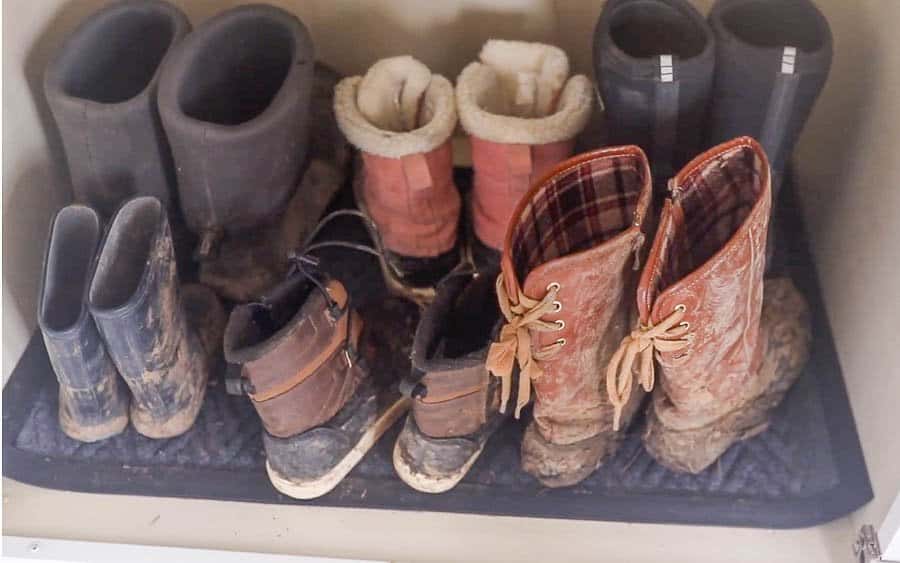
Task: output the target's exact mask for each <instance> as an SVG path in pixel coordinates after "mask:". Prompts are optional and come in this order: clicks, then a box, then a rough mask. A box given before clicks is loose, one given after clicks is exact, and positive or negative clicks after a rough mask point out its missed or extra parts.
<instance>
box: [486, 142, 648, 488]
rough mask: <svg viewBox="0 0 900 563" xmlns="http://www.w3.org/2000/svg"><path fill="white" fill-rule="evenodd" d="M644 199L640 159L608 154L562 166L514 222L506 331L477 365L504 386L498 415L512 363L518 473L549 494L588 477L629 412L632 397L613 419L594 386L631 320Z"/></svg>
mask: <svg viewBox="0 0 900 563" xmlns="http://www.w3.org/2000/svg"><path fill="white" fill-rule="evenodd" d="M651 192H652V188H651V177H650V168H649V164H648V162H647V158H646V157H645V156H644V153H643V152H642V151H641V150H640V149H639V148H638V147H636V146H627V147H614V148H609V149H602V150H598V151H594V152H589V153H585V154H582V155H579V156H576V157H574V158H572V159H569V160H567V161H565V162H563V163H561V164H560V165H559V166H558V167H557V168H556V169H555V170H554V171H553V172H552V173H551V174H550V175H548V176H546V177H545V178H544V179H543V180H541V181H540V182H538V183H537V184H535V185H534V187H532V189H531V190H530V191H529V192H528V193H527V194H526V195H525V197H524V198H523V199H522V200H521V201H520V202H519V205H518V206H517V208H516V210H515V211H514V213H513V215H512V219H511V221H510V225H509V229H508V230H507V233H506V239H505V241H504V245H503V257H502V259H501V268H502V273H501V277H500V280H499V281H498V286H497V293H498V300H499V304H500V309H501V311H502V313H503V316H504V318H505V321H506V323H505V325H504V326H503V328H502V329H501V331H500V338H499V340H498V341H497V342H496V343H494V344H493V345H492V346H491V349H490V351H489V354H488V360H487V366H488V369H489V370H490V371H491V373H492V374H494V375H495V376H497V377H499V378H500V379H501V381H502V386H501V403H500V404H501V408H500V410H501V411H503V410H505V408H506V403H507V402H508V399H509V397H510V395H511V387H512V374H513V368H514V366H515V365H518V367H519V384H518V391H517V397H516V405H515V414H516V416H518V415H519V411H520V410H521V408H522V407H524V406H525V404H527V403H528V401H529V400H530V398H531V392H532V386H533V388H534V410H533V414H534V420H533V421H532V422H531V423H530V424H529V425H528V427H527V429H526V431H525V436H524V438H523V441H522V466H523V468H524V469H525V470H526V471H527V472H528V473H530V474H532V475H533V476H535V477H536V478H537V479H538V480H540V481H541V482H542V483H543V484H544V485H547V486H549V487H561V486H567V485H573V484H575V483H578V482H579V481H581V480H582V479H584V478H585V477H587V476H588V475H590V474H591V473H592V472H593V471H594V470H595V469H596V468H597V467H599V465H600V464H601V463H602V462H603V460H604V459H605V458H606V457H608V456H609V455H611V454H612V453H613V452H615V450H616V448H617V447H618V445H619V443H620V441H621V437H622V432H623V430H624V429H625V428H627V426H628V424H629V422H630V420H631V418H632V416H633V415H634V413H635V412H636V411H637V409H638V404H639V402H640V395H641V394H640V393H634V394H633V395H632V399H631V401H630V402H629V404H628V405H627V406H626V408H625V409H624V410H623V412H622V413H621V416H620V417H619V419H618V420H615V421H614V417H613V414H614V409H613V406H612V404H610V402H609V400H608V399H607V395H606V393H603V392H601V383H602V381H601V378H602V373H603V370H604V368H605V367H606V364H607V362H608V361H609V358H610V357H611V355H612V353H613V351H614V349H615V346H616V345H617V344H618V343H619V341H620V340H621V338H622V337H623V336H624V334H625V333H626V331H627V330H628V328H629V327H630V326H631V322H632V318H633V317H634V316H635V315H636V312H635V311H634V303H633V302H632V301H631V299H629V298H628V297H627V296H630V295H633V293H632V291H634V288H635V286H636V285H637V271H636V268H635V267H636V265H637V264H636V261H638V260H639V259H640V255H641V249H642V247H643V242H644V238H645V235H646V233H645V231H644V229H645V228H646V225H645V223H646V221H647V215H648V213H649V209H650V200H651V196H652V193H651ZM615 423H618V425H617V426H618V429H617V430H614V424H615Z"/></svg>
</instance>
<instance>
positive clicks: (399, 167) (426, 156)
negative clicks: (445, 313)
mask: <svg viewBox="0 0 900 563" xmlns="http://www.w3.org/2000/svg"><path fill="white" fill-rule="evenodd" d="M334 95H335V97H334V110H335V116H336V118H337V121H338V125H339V126H340V128H341V131H343V133H344V135H345V136H346V137H347V139H348V140H349V141H350V143H351V144H352V145H354V146H355V147H356V148H358V149H359V151H360V164H359V167H358V171H357V175H356V178H355V182H354V191H355V194H356V203H357V205H358V206H359V207H360V209H361V210H363V211H364V212H365V213H366V215H367V216H368V217H369V218H370V219H371V221H372V223H374V225H375V228H376V230H377V236H378V237H379V238H380V240H381V244H382V245H383V248H384V255H383V257H382V258H381V261H380V262H381V268H382V272H383V274H384V278H385V282H386V283H387V285H388V287H389V288H390V289H391V290H392V291H393V292H395V293H397V294H399V295H402V296H404V297H407V298H409V299H412V300H413V301H416V302H418V303H424V302H427V301H429V300H430V299H432V298H433V297H434V285H435V284H436V283H437V282H438V281H439V280H440V279H441V278H443V277H444V276H445V275H446V274H447V273H448V272H449V271H450V270H452V269H453V267H454V266H456V264H457V263H458V262H459V259H460V245H459V240H458V236H457V232H458V227H459V212H460V196H459V192H458V191H457V188H456V186H455V185H454V183H453V158H452V156H453V155H452V153H451V148H450V136H451V134H452V133H453V129H454V127H456V103H455V100H454V96H453V86H452V85H451V84H450V82H449V81H448V80H447V79H446V78H444V77H443V76H439V75H436V74H432V73H431V71H430V70H428V68H427V67H426V66H425V65H423V64H422V63H420V62H419V61H417V60H415V59H414V58H412V57H409V56H402V57H392V58H389V59H383V60H380V61H378V62H376V63H375V64H374V65H372V67H371V68H370V69H369V70H368V72H367V73H366V75H365V76H362V77H360V76H355V77H351V78H346V79H344V80H342V81H341V82H340V83H338V85H337V87H336V88H335V94H334Z"/></svg>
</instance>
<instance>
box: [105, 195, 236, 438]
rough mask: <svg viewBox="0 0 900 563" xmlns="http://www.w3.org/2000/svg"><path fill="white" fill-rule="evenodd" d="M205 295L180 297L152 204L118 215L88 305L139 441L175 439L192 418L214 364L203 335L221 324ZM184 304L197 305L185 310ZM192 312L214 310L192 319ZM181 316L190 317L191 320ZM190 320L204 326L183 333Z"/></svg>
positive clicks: (163, 228) (158, 209) (146, 200)
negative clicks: (122, 385)
mask: <svg viewBox="0 0 900 563" xmlns="http://www.w3.org/2000/svg"><path fill="white" fill-rule="evenodd" d="M210 293H211V292H210V291H209V290H204V289H202V288H198V287H195V288H192V289H191V290H190V291H181V288H180V287H179V284H178V272H177V270H176V267H175V255H174V251H173V247H172V236H171V232H170V228H169V221H168V218H167V216H166V211H165V207H164V206H163V205H162V203H161V202H160V201H159V200H158V199H156V198H152V197H138V198H135V199H132V200H131V201H129V202H127V203H126V204H125V205H123V206H122V207H121V208H120V209H119V211H118V212H116V214H115V216H114V218H113V221H112V224H111V225H110V227H109V230H108V231H107V233H106V237H105V239H104V241H103V245H102V248H101V250H100V254H99V257H98V259H97V265H96V269H95V271H94V275H93V280H92V281H91V288H90V293H89V303H90V308H91V313H92V314H93V316H94V319H95V320H96V322H97V326H98V328H99V329H100V333H101V334H102V335H103V339H104V341H105V342H106V349H107V351H108V352H109V355H110V356H111V357H112V360H113V362H114V363H115V365H116V367H117V368H118V370H119V373H120V374H121V375H122V377H123V378H124V379H125V382H126V383H127V384H128V387H129V388H130V389H131V392H132V395H133V396H134V400H133V401H132V404H131V421H132V423H133V424H134V427H135V429H136V430H137V431H138V432H140V433H141V434H143V435H144V436H147V437H150V438H170V437H173V436H177V435H179V434H182V433H183V432H185V431H187V430H188V428H190V427H191V425H192V424H193V423H194V419H195V418H196V417H197V413H198V412H199V410H200V406H201V404H202V403H203V396H204V394H205V392H206V380H207V376H208V374H209V372H210V366H211V365H212V359H211V358H210V355H211V352H212V350H211V349H209V346H211V345H212V344H211V343H214V342H215V341H216V338H215V337H209V336H204V335H201V332H203V333H206V332H209V333H212V334H218V335H221V333H222V332H221V331H222V327H221V325H219V326H216V324H215V323H222V322H224V312H222V311H221V310H218V311H216V310H215V309H217V308H220V307H221V306H220V305H219V303H218V300H217V299H215V297H214V296H210ZM198 294H199V295H200V297H198ZM186 297H190V298H191V299H192V300H193V301H195V303H193V304H191V305H189V306H187V305H185V304H184V302H183V299H184V298H186ZM198 303H199V305H198ZM203 303H205V304H206V305H205V306H204V305H203ZM198 307H203V308H205V309H212V310H211V311H209V312H208V313H206V314H198V312H197V309H198ZM186 310H191V311H193V314H192V315H191V317H192V318H191V319H188V318H187V317H188V315H187V314H186ZM195 319H200V320H201V322H203V323H204V324H203V326H200V327H196V328H195V327H192V326H189V324H188V322H189V321H194V320H195ZM210 319H212V321H210Z"/></svg>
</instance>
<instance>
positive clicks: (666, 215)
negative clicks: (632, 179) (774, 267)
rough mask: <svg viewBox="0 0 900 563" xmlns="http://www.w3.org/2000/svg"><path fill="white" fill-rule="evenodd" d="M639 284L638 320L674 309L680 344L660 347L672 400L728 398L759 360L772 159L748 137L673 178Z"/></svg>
mask: <svg viewBox="0 0 900 563" xmlns="http://www.w3.org/2000/svg"><path fill="white" fill-rule="evenodd" d="M670 186H671V188H670V189H671V193H672V196H671V198H670V199H668V200H667V201H666V202H665V205H664V207H663V211H662V216H661V219H660V224H659V229H658V231H657V235H656V239H655V241H654V243H653V247H652V249H651V251H650V256H649V258H648V261H647V264H646V266H645V267H644V272H643V274H642V276H641V280H640V285H639V287H638V291H637V299H638V310H639V312H640V319H641V325H642V326H643V327H653V326H659V325H661V324H663V323H664V322H665V321H666V319H667V318H670V316H671V315H673V313H675V312H676V311H678V310H680V311H681V312H682V316H681V318H680V320H679V325H680V326H682V327H684V328H685V329H686V332H688V333H689V334H688V335H687V337H686V346H684V347H681V348H679V349H678V350H672V351H667V350H660V351H658V353H657V355H656V357H657V359H658V361H659V364H660V365H661V366H662V377H661V379H662V381H661V382H662V385H663V388H664V390H665V391H666V393H667V395H668V396H669V398H670V399H671V400H672V402H673V403H675V404H676V405H684V406H685V408H687V407H688V406H689V405H690V406H691V407H693V408H697V407H698V405H701V404H702V403H704V402H705V401H704V400H702V399H701V400H698V397H701V398H702V397H707V398H708V400H710V401H712V400H717V399H716V398H718V399H722V400H727V399H728V397H730V396H733V395H734V394H736V393H738V392H739V390H740V388H741V387H742V386H743V385H744V384H745V382H746V378H747V377H752V375H753V374H754V373H755V371H756V368H757V367H758V365H759V362H760V360H761V357H760V347H759V346H758V340H759V320H760V312H761V308H762V295H763V284H762V278H763V271H764V268H765V247H766V233H767V229H768V222H769V213H770V209H771V181H770V177H769V164H768V160H767V159H766V155H765V153H764V151H763V150H762V147H761V146H760V145H759V143H757V142H756V141H754V140H753V139H751V138H749V137H742V138H738V139H735V140H733V141H731V142H729V143H725V144H722V145H719V146H717V147H714V148H712V149H710V150H709V151H707V152H706V153H704V154H702V155H700V156H698V157H697V158H696V159H695V160H693V161H692V162H691V163H689V164H688V165H687V166H686V167H685V168H684V169H683V170H682V171H681V172H679V174H678V175H677V176H675V178H674V179H673V180H672V181H671V184H670Z"/></svg>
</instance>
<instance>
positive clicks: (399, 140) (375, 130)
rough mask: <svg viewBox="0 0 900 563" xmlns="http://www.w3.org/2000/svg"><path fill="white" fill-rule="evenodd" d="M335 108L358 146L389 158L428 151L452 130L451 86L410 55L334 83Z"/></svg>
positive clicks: (389, 60) (451, 132) (454, 123)
mask: <svg viewBox="0 0 900 563" xmlns="http://www.w3.org/2000/svg"><path fill="white" fill-rule="evenodd" d="M334 111H335V115H336V117H337V122H338V125H339V126H340V128H341V131H342V132H343V133H344V135H345V136H346V137H347V140H349V141H350V142H351V143H352V144H353V145H354V146H356V148H358V149H359V150H361V151H363V152H367V153H371V154H375V155H378V156H383V157H387V158H401V157H403V156H407V155H410V154H415V153H423V152H428V151H431V150H433V149H435V148H437V147H438V146H440V145H441V144H442V143H444V142H445V141H446V140H447V139H449V138H450V135H452V134H453V129H454V128H455V127H456V104H455V103H454V99H453V85H452V84H450V81H449V80H447V79H446V78H444V77H443V76H440V75H437V74H432V73H431V71H430V70H428V67H426V66H425V65H424V64H422V63H421V62H419V61H417V60H416V59H414V58H413V57H410V56H401V57H391V58H388V59H382V60H380V61H378V62H376V63H375V64H374V65H372V67H371V68H370V69H369V70H368V72H366V75H365V76H354V77H350V78H345V79H344V80H342V81H341V82H339V83H338V85H337V86H336V87H335V91H334Z"/></svg>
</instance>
